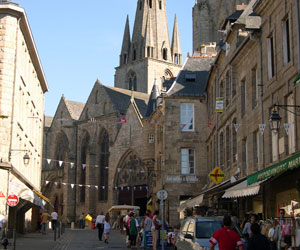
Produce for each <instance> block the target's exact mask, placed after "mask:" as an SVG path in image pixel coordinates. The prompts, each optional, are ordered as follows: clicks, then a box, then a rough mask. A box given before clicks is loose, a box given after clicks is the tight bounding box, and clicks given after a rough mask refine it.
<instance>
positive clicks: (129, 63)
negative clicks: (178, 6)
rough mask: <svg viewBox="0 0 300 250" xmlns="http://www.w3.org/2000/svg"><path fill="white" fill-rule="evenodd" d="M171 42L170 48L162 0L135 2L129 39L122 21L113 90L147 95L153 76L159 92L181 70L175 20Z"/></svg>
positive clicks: (127, 24) (128, 28)
mask: <svg viewBox="0 0 300 250" xmlns="http://www.w3.org/2000/svg"><path fill="white" fill-rule="evenodd" d="M172 38H173V39H172V44H171V42H170V37H169V28H168V21H167V12H166V0H138V1H137V9H136V15H135V22H134V27H133V34H132V37H131V36H130V27H129V18H128V17H127V20H126V25H125V30H124V36H123V44H122V49H121V55H120V65H119V66H118V67H117V68H116V74H115V87H118V88H124V89H129V90H135V91H139V92H143V93H147V94H150V93H151V90H152V87H153V83H154V78H155V72H156V76H157V78H158V79H160V80H158V82H159V84H158V87H159V89H160V90H161V89H162V88H163V86H162V83H163V81H164V80H165V79H168V78H171V77H176V76H177V74H178V72H179V71H180V69H181V66H182V53H181V48H180V38H179V31H178V25H177V17H176V16H175V21H174V28H173V36H172Z"/></svg>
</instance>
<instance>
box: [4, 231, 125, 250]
mask: <svg viewBox="0 0 300 250" xmlns="http://www.w3.org/2000/svg"><path fill="white" fill-rule="evenodd" d="M53 236H54V235H53V232H52V231H48V233H47V235H41V234H38V233H34V234H27V235H24V236H22V237H19V238H18V239H17V244H16V250H83V249H84V250H88V249H107V250H109V249H126V245H125V235H121V234H120V233H119V232H118V231H114V230H112V231H111V236H110V240H109V244H105V243H104V242H103V241H99V240H98V237H97V230H70V229H67V230H66V232H65V234H63V236H62V237H61V238H60V239H58V240H57V241H56V242H54V240H53V238H54V237H53ZM10 242H11V240H10ZM0 249H2V248H1V247H0ZM8 249H12V246H9V247H8Z"/></svg>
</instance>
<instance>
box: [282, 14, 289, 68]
mask: <svg viewBox="0 0 300 250" xmlns="http://www.w3.org/2000/svg"><path fill="white" fill-rule="evenodd" d="M282 26H283V27H282V28H283V32H282V33H283V63H284V65H285V64H288V63H289V62H290V61H291V45H290V23H289V19H288V18H287V19H286V20H284V21H283V25H282Z"/></svg>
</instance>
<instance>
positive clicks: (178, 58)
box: [171, 15, 182, 65]
mask: <svg viewBox="0 0 300 250" xmlns="http://www.w3.org/2000/svg"><path fill="white" fill-rule="evenodd" d="M171 50H172V57H173V63H175V64H179V65H181V64H182V54H181V46H180V38H179V31H178V23H177V16H176V15H175V20H174V28H173V38H172V47H171Z"/></svg>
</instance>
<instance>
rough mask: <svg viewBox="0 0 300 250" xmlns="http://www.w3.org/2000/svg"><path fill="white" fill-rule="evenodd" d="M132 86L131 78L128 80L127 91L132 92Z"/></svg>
mask: <svg viewBox="0 0 300 250" xmlns="http://www.w3.org/2000/svg"><path fill="white" fill-rule="evenodd" d="M132 86H133V84H132V78H129V90H132Z"/></svg>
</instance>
